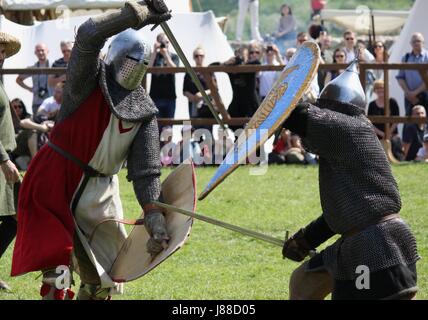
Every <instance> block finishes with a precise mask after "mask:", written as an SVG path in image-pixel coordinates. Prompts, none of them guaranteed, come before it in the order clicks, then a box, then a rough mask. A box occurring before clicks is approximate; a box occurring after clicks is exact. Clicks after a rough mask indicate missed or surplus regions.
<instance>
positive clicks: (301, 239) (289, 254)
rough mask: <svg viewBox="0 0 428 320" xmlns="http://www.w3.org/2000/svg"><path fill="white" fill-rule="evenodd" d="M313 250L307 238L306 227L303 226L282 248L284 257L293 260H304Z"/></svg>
mask: <svg viewBox="0 0 428 320" xmlns="http://www.w3.org/2000/svg"><path fill="white" fill-rule="evenodd" d="M310 250H313V248H311V246H310V245H309V244H308V242H307V241H306V239H305V229H304V228H302V229H300V230H299V231H297V232H296V233H295V234H294V235H293V236H292V237H291V238H289V239H288V240H287V241H285V243H284V247H283V248H282V255H283V257H284V258H288V259H291V260H293V261H297V262H300V261H303V259H305V258H306V256H307V255H308V254H309V251H310Z"/></svg>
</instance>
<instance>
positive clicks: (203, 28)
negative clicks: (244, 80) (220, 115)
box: [0, 11, 233, 130]
mask: <svg viewBox="0 0 428 320" xmlns="http://www.w3.org/2000/svg"><path fill="white" fill-rule="evenodd" d="M88 18H89V17H87V16H86V17H71V18H70V19H67V20H62V19H58V20H52V21H43V22H37V23H36V25H34V26H23V25H20V24H17V23H14V22H12V21H9V20H7V19H6V18H5V17H4V16H0V30H5V31H7V32H8V33H10V34H12V35H14V36H15V37H17V38H18V39H20V40H21V43H22V48H21V50H20V52H19V53H18V54H16V55H15V56H13V57H11V58H10V59H7V60H5V64H4V68H5V69H6V68H25V67H27V66H30V65H33V64H34V63H35V60H36V57H35V56H34V46H35V45H36V44H37V43H39V42H44V43H46V44H47V46H48V48H49V49H50V51H49V55H48V57H49V61H50V62H51V63H52V62H53V61H54V60H56V59H58V58H60V57H61V56H62V54H61V51H60V47H59V43H60V41H61V40H64V39H74V35H75V30H77V28H78V26H79V25H80V24H82V23H83V22H84V21H86V20H87V19H88ZM168 24H169V26H170V27H171V30H173V33H174V35H175V36H176V38H177V41H178V42H179V43H180V45H181V47H182V49H183V51H184V53H185V55H186V57H187V58H188V60H189V62H190V63H191V64H193V59H192V56H193V50H194V49H195V48H196V47H197V46H198V45H202V46H203V47H204V49H205V54H206V58H205V62H206V64H209V63H212V62H218V61H226V60H227V59H229V58H230V57H231V56H233V50H232V48H231V47H230V45H229V43H228V42H227V39H226V36H225V35H224V34H223V32H222V31H221V30H220V27H219V26H218V24H217V22H216V19H215V17H214V14H213V12H212V11H208V12H203V13H179V14H174V15H173V17H172V19H171V20H170V21H169V22H168ZM189 30H193V31H192V36H191V37H189ZM140 32H141V33H142V34H143V35H144V36H145V38H146V39H147V40H148V41H149V42H151V43H154V41H155V38H156V36H157V34H158V33H160V32H162V29H161V28H160V27H157V28H156V29H155V30H154V31H153V32H152V31H150V28H148V27H146V28H143V29H141V30H140ZM110 41H111V39H109V41H108V42H107V43H106V45H105V47H104V49H103V52H104V53H105V52H106V51H107V48H108V45H109V43H110ZM171 51H173V48H171ZM180 65H181V66H183V64H182V63H181V64H180ZM16 77H17V75H4V82H5V87H6V91H7V92H8V96H9V98H10V99H13V98H16V97H20V98H21V99H23V100H24V102H25V104H26V106H27V108H28V110H30V109H31V100H32V94H31V93H30V92H28V91H26V90H24V89H22V88H21V87H19V86H18V85H17V84H16V82H15V79H16ZM216 77H217V80H218V85H219V91H220V95H221V96H222V98H223V102H224V104H225V105H226V106H228V104H229V103H230V101H231V99H232V89H231V86H230V81H229V78H228V76H227V75H226V74H225V73H218V74H216ZM183 80H184V74H183V73H180V74H177V75H176V94H177V108H176V113H175V117H176V118H180V119H183V118H184V119H186V118H188V117H189V114H188V101H187V98H185V97H184V96H183V93H182V92H183ZM26 81H28V83H30V82H31V80H30V79H27V80H26ZM147 84H148V85H150V75H149V76H148V77H147ZM177 130H179V128H178V129H177Z"/></svg>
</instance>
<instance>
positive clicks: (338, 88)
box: [319, 59, 366, 111]
mask: <svg viewBox="0 0 428 320" xmlns="http://www.w3.org/2000/svg"><path fill="white" fill-rule="evenodd" d="M357 64H358V59H355V60H354V61H353V62H352V63H351V64H350V65H349V66H348V68H347V69H346V70H345V71H344V72H342V74H341V75H340V76H338V77H337V78H335V79H334V80H332V81H330V82H329V83H328V84H327V85H326V86H325V87H324V89H323V90H322V91H321V93H320V96H319V99H320V100H332V101H337V102H341V103H349V104H352V105H354V106H356V107H357V108H359V109H361V110H362V111H364V110H365V108H366V95H365V93H364V89H363V87H362V86H361V82H360V77H359V73H358V70H357Z"/></svg>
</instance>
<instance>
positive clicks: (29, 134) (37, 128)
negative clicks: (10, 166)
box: [11, 98, 53, 170]
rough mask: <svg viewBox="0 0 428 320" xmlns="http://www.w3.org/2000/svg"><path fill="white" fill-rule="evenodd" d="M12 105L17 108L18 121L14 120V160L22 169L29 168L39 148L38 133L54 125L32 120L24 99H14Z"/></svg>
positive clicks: (44, 131)
mask: <svg viewBox="0 0 428 320" xmlns="http://www.w3.org/2000/svg"><path fill="white" fill-rule="evenodd" d="M11 107H12V109H13V110H15V114H16V116H17V121H14V128H15V139H16V145H17V147H16V149H15V150H13V151H12V154H11V155H12V160H13V162H15V164H16V165H17V167H18V168H19V169H20V170H27V167H28V164H29V163H30V161H31V159H32V158H33V157H34V156H35V155H36V153H37V151H38V150H39V148H38V140H37V136H38V133H47V132H49V131H50V130H51V129H52V127H53V125H52V124H50V123H47V122H45V123H43V124H37V123H35V122H33V121H32V120H31V116H30V114H28V113H27V111H26V108H25V105H24V103H23V102H22V100H20V99H18V98H17V99H14V100H12V102H11Z"/></svg>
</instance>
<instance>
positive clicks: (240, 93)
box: [223, 45, 261, 130]
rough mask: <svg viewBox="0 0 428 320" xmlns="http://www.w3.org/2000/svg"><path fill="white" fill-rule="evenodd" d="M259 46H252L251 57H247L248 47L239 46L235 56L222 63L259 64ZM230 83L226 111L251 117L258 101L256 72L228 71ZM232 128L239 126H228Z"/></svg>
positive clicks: (234, 64)
mask: <svg viewBox="0 0 428 320" xmlns="http://www.w3.org/2000/svg"><path fill="white" fill-rule="evenodd" d="M260 50H261V49H260V48H258V47H257V45H255V46H252V49H251V58H249V57H248V49H246V48H245V47H241V48H240V49H238V50H236V51H235V56H234V57H232V58H230V59H229V60H227V61H226V62H225V63H224V64H223V65H225V66H238V65H260V64H261V63H260V61H259V60H258V57H259V56H260ZM228 75H229V79H230V84H231V86H232V91H233V98H232V102H231V103H230V105H229V108H228V112H229V114H230V116H231V117H239V118H241V117H242V118H245V117H252V116H253V114H254V112H255V111H256V110H257V109H258V107H259V104H260V101H259V97H258V95H257V91H256V73H255V72H248V73H228ZM230 128H231V129H232V130H236V129H238V128H240V127H239V126H238V127H236V126H234V127H232V126H231V127H230Z"/></svg>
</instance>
